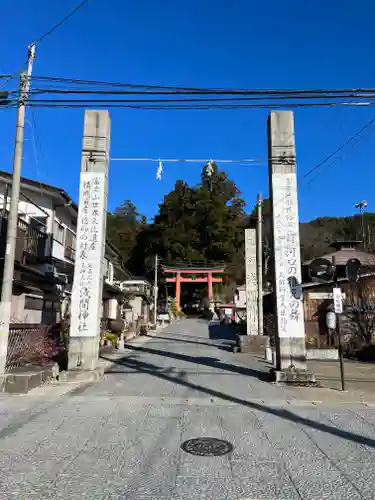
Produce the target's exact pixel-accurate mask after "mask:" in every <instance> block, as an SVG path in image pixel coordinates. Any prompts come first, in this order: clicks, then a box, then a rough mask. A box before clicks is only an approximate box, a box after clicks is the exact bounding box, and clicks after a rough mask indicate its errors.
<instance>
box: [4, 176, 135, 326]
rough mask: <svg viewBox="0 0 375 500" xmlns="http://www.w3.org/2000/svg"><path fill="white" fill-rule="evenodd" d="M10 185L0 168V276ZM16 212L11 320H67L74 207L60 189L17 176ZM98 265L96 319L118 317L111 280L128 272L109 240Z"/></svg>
mask: <svg viewBox="0 0 375 500" xmlns="http://www.w3.org/2000/svg"><path fill="white" fill-rule="evenodd" d="M11 185H12V176H11V175H10V174H8V173H6V172H0V276H1V277H2V275H3V265H4V256H5V245H6V230H7V220H8V219H7V217H8V211H9V207H10V193H11ZM18 213H19V218H18V232H17V241H16V255H15V271H14V279H13V297H12V308H11V323H28V324H45V325H51V324H55V323H58V322H60V320H61V319H67V318H69V311H70V295H71V289H72V284H73V274H74V262H75V251H76V230H77V215H78V206H77V204H76V203H75V202H74V201H73V200H72V198H70V196H69V195H68V194H67V193H66V192H65V191H64V190H62V189H60V188H57V187H55V186H51V185H48V184H44V183H40V182H36V181H33V180H30V179H26V178H22V180H21V194H20V201H19V208H18ZM104 269H105V271H104V272H105V276H104V278H105V279H104V285H103V304H102V318H103V320H104V321H105V320H108V321H115V320H119V319H121V314H122V313H121V311H122V304H123V303H124V301H125V294H124V292H123V291H122V290H121V289H120V287H119V286H118V284H116V283H118V282H119V281H124V280H126V279H130V278H131V275H130V273H129V272H128V271H127V270H126V268H125V266H124V264H123V262H122V260H121V256H120V254H119V252H118V251H117V250H116V248H115V247H114V246H113V245H111V244H110V243H109V242H107V244H106V252H105V265H104Z"/></svg>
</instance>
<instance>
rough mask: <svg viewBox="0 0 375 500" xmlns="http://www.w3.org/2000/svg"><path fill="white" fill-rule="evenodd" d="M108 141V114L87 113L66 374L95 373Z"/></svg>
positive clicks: (102, 261)
mask: <svg viewBox="0 0 375 500" xmlns="http://www.w3.org/2000/svg"><path fill="white" fill-rule="evenodd" d="M109 141H110V118H109V114H108V111H93V110H92V111H91V110H90V111H86V112H85V122H84V135H83V145H82V161H81V179H80V194H79V209H78V227H77V238H76V258H75V266H74V280H73V291H72V303H71V325H70V340H69V363H68V368H69V369H70V370H74V369H80V370H94V369H95V368H96V365H97V362H98V354H99V338H100V320H101V313H102V291H103V273H104V256H105V241H106V209H107V187H108V165H109Z"/></svg>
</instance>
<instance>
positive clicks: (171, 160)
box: [111, 158, 265, 165]
mask: <svg viewBox="0 0 375 500" xmlns="http://www.w3.org/2000/svg"><path fill="white" fill-rule="evenodd" d="M208 160H210V161H212V162H214V163H247V164H253V165H255V164H256V163H257V162H264V161H265V160H263V159H262V158H256V159H244V160H232V159H230V160H218V159H213V158H206V159H204V160H199V159H187V158H111V161H143V162H146V161H149V162H155V163H159V162H162V163H206V162H207V161H208Z"/></svg>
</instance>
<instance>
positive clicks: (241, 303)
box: [233, 288, 246, 307]
mask: <svg viewBox="0 0 375 500" xmlns="http://www.w3.org/2000/svg"><path fill="white" fill-rule="evenodd" d="M237 291H238V295H237V293H235V294H234V300H233V301H234V304H235V305H236V306H237V307H246V290H245V289H242V288H240V289H237Z"/></svg>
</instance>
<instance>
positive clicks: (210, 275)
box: [207, 272, 214, 302]
mask: <svg viewBox="0 0 375 500" xmlns="http://www.w3.org/2000/svg"><path fill="white" fill-rule="evenodd" d="M207 279H208V300H209V301H210V302H212V300H213V298H214V291H213V285H212V273H211V272H209V273H208V274H207Z"/></svg>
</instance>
